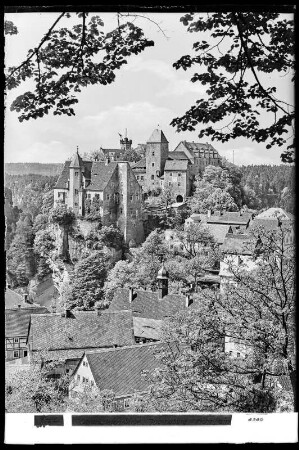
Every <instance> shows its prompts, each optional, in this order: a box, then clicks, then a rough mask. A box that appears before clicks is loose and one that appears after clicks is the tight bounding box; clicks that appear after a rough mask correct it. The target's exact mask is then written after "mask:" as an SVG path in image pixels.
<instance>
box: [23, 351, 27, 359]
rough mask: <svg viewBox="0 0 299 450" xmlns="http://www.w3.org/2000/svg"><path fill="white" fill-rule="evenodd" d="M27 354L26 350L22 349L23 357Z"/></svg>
mask: <svg viewBox="0 0 299 450" xmlns="http://www.w3.org/2000/svg"><path fill="white" fill-rule="evenodd" d="M27 354H28V352H27V350H24V351H23V357H24V358H25V357H26V356H27Z"/></svg>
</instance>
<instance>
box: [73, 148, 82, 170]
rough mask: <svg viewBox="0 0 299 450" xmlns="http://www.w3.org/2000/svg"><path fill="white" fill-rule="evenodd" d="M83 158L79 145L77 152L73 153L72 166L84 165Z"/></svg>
mask: <svg viewBox="0 0 299 450" xmlns="http://www.w3.org/2000/svg"><path fill="white" fill-rule="evenodd" d="M82 164H83V163H82V158H81V156H80V155H79V146H78V145H77V148H76V153H75V154H74V155H73V157H72V160H71V163H70V167H81V166H82Z"/></svg>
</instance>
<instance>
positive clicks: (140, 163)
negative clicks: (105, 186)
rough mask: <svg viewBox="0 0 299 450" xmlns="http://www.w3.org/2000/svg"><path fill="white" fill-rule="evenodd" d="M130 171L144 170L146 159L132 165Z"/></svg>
mask: <svg viewBox="0 0 299 450" xmlns="http://www.w3.org/2000/svg"><path fill="white" fill-rule="evenodd" d="M131 167H132V169H137V168H138V169H146V158H142V159H141V160H140V161H137V162H136V163H134V164H132V166H131Z"/></svg>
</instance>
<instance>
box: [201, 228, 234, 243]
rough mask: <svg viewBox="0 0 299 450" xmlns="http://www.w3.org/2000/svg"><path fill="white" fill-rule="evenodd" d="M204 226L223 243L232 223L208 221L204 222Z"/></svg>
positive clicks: (216, 239)
mask: <svg viewBox="0 0 299 450" xmlns="http://www.w3.org/2000/svg"><path fill="white" fill-rule="evenodd" d="M204 226H205V228H207V229H208V231H209V233H210V234H211V235H212V236H213V238H214V239H215V241H216V242H217V243H218V244H223V242H224V239H225V236H226V234H227V233H228V231H229V229H230V225H223V224H218V223H206V224H204Z"/></svg>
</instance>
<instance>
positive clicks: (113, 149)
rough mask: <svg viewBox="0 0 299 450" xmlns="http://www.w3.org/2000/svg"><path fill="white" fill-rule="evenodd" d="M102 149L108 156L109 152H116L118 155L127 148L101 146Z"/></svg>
mask: <svg viewBox="0 0 299 450" xmlns="http://www.w3.org/2000/svg"><path fill="white" fill-rule="evenodd" d="M101 150H102V152H103V153H104V155H107V156H109V153H115V154H116V155H117V156H120V155H122V154H123V153H124V152H125V150H123V149H121V148H101Z"/></svg>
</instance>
